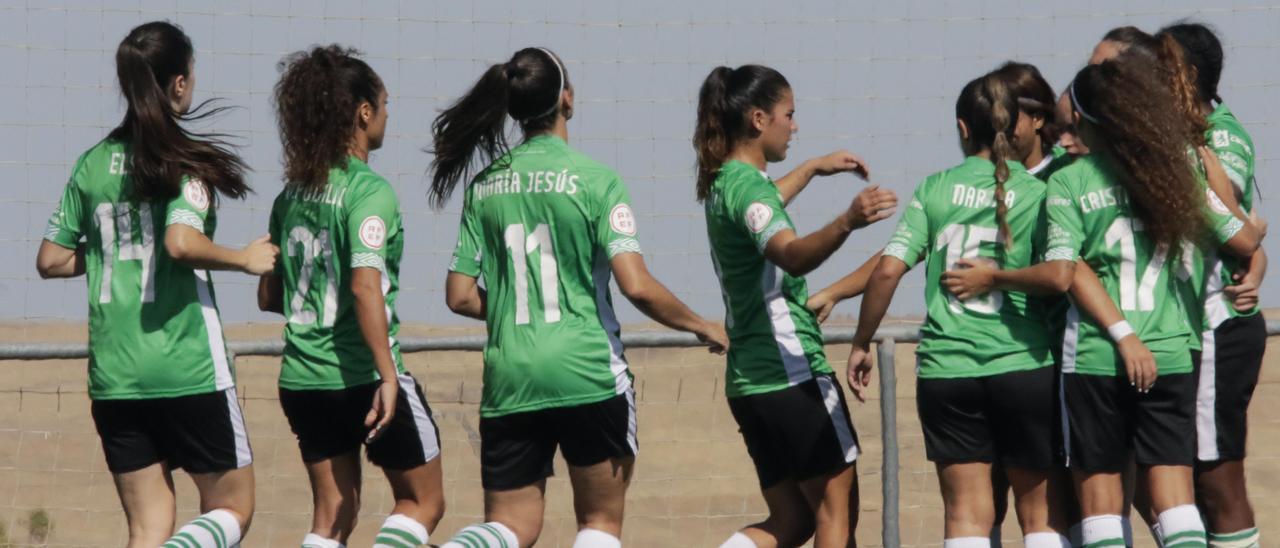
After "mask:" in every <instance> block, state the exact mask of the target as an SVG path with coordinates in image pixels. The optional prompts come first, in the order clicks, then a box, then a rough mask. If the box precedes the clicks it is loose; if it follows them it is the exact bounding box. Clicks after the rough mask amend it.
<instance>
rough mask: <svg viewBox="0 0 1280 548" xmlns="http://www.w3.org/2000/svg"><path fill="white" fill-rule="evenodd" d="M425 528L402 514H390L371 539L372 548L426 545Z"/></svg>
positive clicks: (426, 534) (426, 535) (409, 547)
mask: <svg viewBox="0 0 1280 548" xmlns="http://www.w3.org/2000/svg"><path fill="white" fill-rule="evenodd" d="M428 536H429V533H427V528H426V526H424V525H422V524H421V523H418V522H417V521H415V520H414V519H413V518H411V517H409V516H406V515H404V514H392V515H390V516H387V520H386V521H384V522H382V529H379V530H378V535H377V536H376V537H374V539H373V548H405V547H406V546H407V547H408V548H417V547H418V546H420V545H423V544H426V543H427V538H428Z"/></svg>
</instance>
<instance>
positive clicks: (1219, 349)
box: [1160, 23, 1267, 546]
mask: <svg viewBox="0 0 1280 548" xmlns="http://www.w3.org/2000/svg"><path fill="white" fill-rule="evenodd" d="M1160 34H1161V35H1168V36H1171V37H1173V39H1175V40H1176V41H1177V42H1178V43H1179V44H1180V45H1181V46H1182V47H1183V49H1184V53H1185V56H1186V58H1187V61H1188V64H1190V65H1191V66H1192V67H1194V68H1195V72H1194V74H1195V86H1194V88H1195V106H1196V107H1197V109H1198V112H1199V113H1200V114H1201V115H1203V116H1205V117H1206V119H1207V122H1208V128H1207V130H1206V132H1205V134H1204V140H1205V144H1206V145H1207V146H1208V147H1209V148H1210V149H1212V151H1213V152H1214V154H1215V155H1216V156H1217V160H1218V161H1219V163H1220V164H1221V166H1222V168H1223V169H1224V171H1225V173H1226V175H1227V177H1228V178H1229V179H1230V181H1231V182H1232V184H1233V186H1234V188H1233V189H1232V190H1233V191H1234V198H1235V199H1237V200H1238V201H1239V205H1240V207H1241V208H1242V210H1243V211H1244V212H1245V213H1246V214H1249V213H1252V212H1253V199H1254V186H1255V181H1254V174H1253V167H1254V158H1255V157H1256V152H1255V150H1254V145H1253V139H1252V138H1251V137H1250V136H1249V133H1248V132H1247V131H1245V129H1244V127H1243V125H1241V124H1240V121H1239V120H1237V119H1236V117H1235V115H1234V114H1232V113H1231V110H1230V109H1228V108H1227V105H1226V104H1225V103H1223V102H1222V99H1221V97H1219V96H1218V81H1219V78H1220V77H1221V75H1222V58H1223V55H1222V44H1221V42H1219V40H1218V37H1217V36H1216V35H1214V33H1213V31H1211V30H1209V28H1207V27H1205V26H1204V25H1201V24H1197V23H1181V24H1176V25H1172V26H1169V27H1165V28H1164V29H1162V30H1161V31H1160ZM1214 101H1216V102H1217V103H1218V105H1217V106H1216V107H1215V106H1214V105H1213V102H1214ZM1205 268H1206V269H1207V272H1206V274H1207V286H1206V292H1205V296H1204V298H1205V302H1204V312H1205V319H1206V320H1207V323H1206V325H1205V326H1204V328H1205V331H1204V334H1203V341H1202V344H1203V348H1204V350H1203V352H1202V354H1201V359H1200V382H1199V387H1198V391H1197V397H1196V402H1197V405H1196V434H1197V440H1198V441H1197V452H1196V460H1197V462H1196V489H1197V496H1198V497H1199V499H1200V501H1201V509H1202V510H1203V511H1204V514H1205V516H1206V517H1207V518H1208V521H1209V523H1208V528H1209V531H1210V536H1209V540H1210V543H1211V544H1213V545H1221V546H1257V544H1258V542H1259V534H1258V529H1257V526H1256V524H1255V522H1254V518H1253V508H1252V507H1251V506H1250V505H1249V496H1248V492H1247V490H1246V485H1245V478H1244V458H1245V437H1246V433H1247V430H1248V409H1249V401H1250V399H1251V398H1252V397H1253V391H1254V388H1256V387H1257V384H1258V375H1259V373H1260V372H1261V367H1262V355H1263V351H1264V350H1265V347H1266V342H1267V333H1266V322H1265V321H1264V320H1263V318H1262V315H1261V314H1259V313H1258V308H1257V300H1256V299H1257V297H1256V289H1257V286H1258V284H1259V283H1260V282H1261V280H1262V276H1263V275H1264V274H1265V271H1266V256H1265V254H1263V253H1262V252H1261V250H1259V252H1257V253H1254V254H1253V256H1252V259H1251V260H1250V261H1244V260H1241V259H1238V258H1236V257H1232V256H1230V255H1225V256H1220V254H1217V253H1213V252H1212V251H1208V252H1206V267H1205ZM1232 282H1240V283H1239V284H1238V285H1236V286H1235V287H1231V286H1228V287H1224V286H1226V285H1228V284H1231V283H1232ZM1250 291H1252V292H1253V294H1252V295H1251V296H1250V295H1245V298H1244V299H1240V298H1238V297H1237V296H1239V295H1241V294H1242V293H1245V292H1250ZM1233 301H1234V302H1233Z"/></svg>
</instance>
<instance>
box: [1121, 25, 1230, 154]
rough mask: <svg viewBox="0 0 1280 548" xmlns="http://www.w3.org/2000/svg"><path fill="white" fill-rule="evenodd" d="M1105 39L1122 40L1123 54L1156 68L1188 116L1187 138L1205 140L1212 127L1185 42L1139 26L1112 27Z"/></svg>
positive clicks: (1178, 109)
mask: <svg viewBox="0 0 1280 548" xmlns="http://www.w3.org/2000/svg"><path fill="white" fill-rule="evenodd" d="M1102 39H1103V40H1106V41H1110V42H1115V43H1117V44H1120V45H1121V50H1122V51H1121V53H1120V55H1121V56H1122V57H1124V56H1128V57H1131V58H1135V59H1138V60H1141V61H1144V62H1145V64H1147V65H1149V66H1151V67H1154V68H1155V69H1156V71H1157V72H1158V73H1159V75H1160V77H1161V78H1162V79H1163V80H1164V82H1165V85H1166V86H1168V88H1169V90H1170V91H1171V92H1172V93H1173V99H1174V103H1173V106H1174V108H1176V109H1177V111H1178V112H1180V113H1182V115H1183V116H1184V117H1186V119H1187V120H1186V122H1187V123H1186V129H1187V131H1189V132H1190V133H1189V134H1188V135H1187V138H1188V139H1190V140H1191V141H1198V140H1202V139H1203V135H1204V132H1205V130H1207V129H1209V127H1208V123H1207V122H1206V121H1205V118H1204V115H1202V114H1201V113H1200V101H1197V99H1196V84H1195V82H1196V78H1197V77H1196V68H1195V67H1194V66H1192V65H1190V64H1189V63H1188V62H1187V58H1186V55H1185V50H1184V49H1183V48H1182V45H1181V44H1179V43H1178V41H1177V40H1175V39H1174V37H1173V36H1171V35H1169V34H1161V35H1158V36H1157V35H1152V34H1148V33H1147V32H1145V31H1143V30H1141V29H1138V28H1137V27H1118V28H1114V29H1111V31H1109V32H1107V34H1106V35H1104V36H1103V37H1102Z"/></svg>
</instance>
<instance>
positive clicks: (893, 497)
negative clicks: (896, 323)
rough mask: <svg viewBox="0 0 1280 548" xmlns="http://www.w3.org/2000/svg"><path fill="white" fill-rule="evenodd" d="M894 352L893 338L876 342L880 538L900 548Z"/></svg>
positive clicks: (891, 545) (896, 392) (896, 399)
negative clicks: (880, 452) (880, 445)
mask: <svg viewBox="0 0 1280 548" xmlns="http://www.w3.org/2000/svg"><path fill="white" fill-rule="evenodd" d="M893 351H894V340H893V338H892V337H886V338H884V339H881V340H880V342H878V343H876V362H877V363H878V364H879V366H880V439H881V441H882V443H883V445H884V449H883V452H884V459H883V460H882V461H881V464H880V479H881V482H880V495H881V500H882V501H883V504H882V508H883V510H882V511H881V516H882V519H881V522H882V527H883V528H884V531H883V533H881V535H882V536H881V539H882V541H883V543H884V546H886V547H891V548H897V547H898V546H899V545H901V544H902V541H901V539H900V538H899V536H898V533H899V531H898V379H897V377H896V376H895V373H896V372H895V370H894V358H893Z"/></svg>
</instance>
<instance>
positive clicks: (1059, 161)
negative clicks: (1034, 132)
mask: <svg viewBox="0 0 1280 548" xmlns="http://www.w3.org/2000/svg"><path fill="white" fill-rule="evenodd" d="M1073 160H1075V157H1074V156H1072V155H1071V154H1068V153H1067V149H1065V148H1062V147H1061V146H1059V145H1053V148H1052V149H1051V150H1050V151H1049V155H1048V156H1045V157H1044V159H1043V160H1041V161H1040V165H1036V166H1027V172H1028V173H1030V174H1032V175H1034V176H1035V177H1036V178H1037V179H1040V180H1041V181H1044V182H1046V183H1047V182H1049V177H1052V176H1053V174H1054V173H1057V172H1058V170H1060V169H1062V168H1064V167H1067V166H1069V165H1071V162H1072V161H1073Z"/></svg>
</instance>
